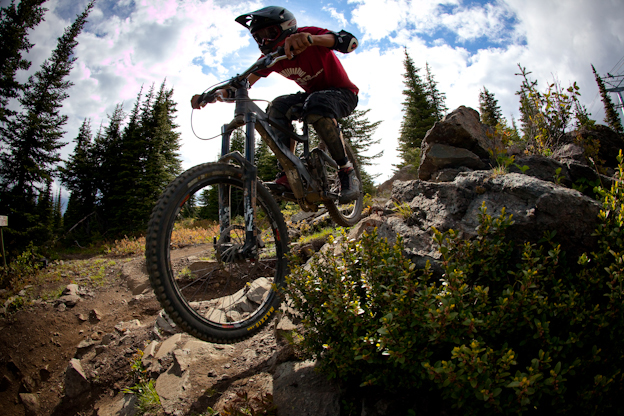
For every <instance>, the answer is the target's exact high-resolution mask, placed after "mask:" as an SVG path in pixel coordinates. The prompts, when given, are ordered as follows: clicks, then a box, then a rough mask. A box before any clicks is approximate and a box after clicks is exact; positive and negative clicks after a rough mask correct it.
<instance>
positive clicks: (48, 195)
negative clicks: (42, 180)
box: [36, 178, 54, 243]
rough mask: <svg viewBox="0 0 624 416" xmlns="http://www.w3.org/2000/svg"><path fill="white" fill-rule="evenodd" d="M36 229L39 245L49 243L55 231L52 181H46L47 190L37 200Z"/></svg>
mask: <svg viewBox="0 0 624 416" xmlns="http://www.w3.org/2000/svg"><path fill="white" fill-rule="evenodd" d="M37 219H38V224H37V227H36V230H37V234H38V235H37V237H38V243H42V242H47V241H49V240H50V239H51V238H52V233H53V229H54V200H53V197H52V179H51V178H49V179H48V180H47V181H46V187H45V190H44V191H43V192H41V193H39V198H38V200H37Z"/></svg>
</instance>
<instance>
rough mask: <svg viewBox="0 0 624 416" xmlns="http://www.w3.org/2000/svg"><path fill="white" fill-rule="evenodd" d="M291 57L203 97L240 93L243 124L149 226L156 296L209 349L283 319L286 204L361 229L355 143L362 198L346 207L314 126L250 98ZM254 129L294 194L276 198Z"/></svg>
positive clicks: (179, 181)
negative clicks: (271, 112)
mask: <svg viewBox="0 0 624 416" xmlns="http://www.w3.org/2000/svg"><path fill="white" fill-rule="evenodd" d="M285 58H286V57H285V55H284V52H283V50H278V51H277V52H274V53H272V54H269V55H267V56H265V57H263V58H261V59H260V60H258V61H257V62H255V63H254V64H253V65H252V66H251V67H249V68H248V69H247V70H246V71H244V72H243V73H241V74H240V75H237V76H235V77H233V78H231V79H229V80H227V81H225V82H224V83H221V84H219V85H217V86H216V87H214V88H212V89H210V90H209V91H207V92H205V93H204V94H202V96H201V100H202V104H203V103H210V102H214V100H215V96H216V94H217V90H220V89H225V88H231V89H235V91H236V92H235V97H234V99H232V100H231V101H233V103H234V104H235V116H234V119H233V120H232V121H231V122H229V123H227V124H225V125H223V127H222V128H221V140H222V145H221V155H222V156H221V157H220V159H219V161H218V162H213V163H204V164H201V165H198V166H195V167H193V168H191V169H189V170H187V171H186V172H184V173H182V174H181V175H180V176H178V177H177V178H176V179H175V180H174V181H173V182H171V184H169V186H168V187H167V188H166V189H165V191H164V192H163V194H162V195H161V197H160V199H159V200H158V202H157V204H156V206H155V208H154V210H153V212H152V214H151V217H150V220H149V224H148V230H147V236H146V263H147V270H148V273H149V277H150V282H151V284H152V287H153V289H154V292H155V294H156V297H157V298H158V300H159V302H160V304H161V305H162V307H163V308H164V309H165V311H166V313H167V314H168V315H169V317H170V318H171V319H172V320H173V321H174V322H175V323H176V324H178V325H179V326H180V327H181V328H182V329H183V330H184V331H186V332H187V333H189V334H191V335H193V336H195V337H197V338H199V339H202V340H205V341H210V342H218V343H233V342H237V341H239V340H243V339H245V338H247V337H250V336H251V335H253V334H254V333H256V332H257V331H258V330H259V329H260V328H261V327H262V326H263V325H265V324H267V323H268V322H269V321H270V320H271V318H273V317H274V315H275V314H276V312H277V311H278V309H279V307H280V304H281V301H282V297H281V296H280V288H281V287H282V286H283V285H284V284H285V283H284V281H285V276H286V274H287V272H288V260H287V254H288V252H289V242H288V229H287V227H286V224H285V222H284V217H283V215H282V212H281V210H280V205H279V204H278V202H277V200H279V201H291V202H295V203H296V204H298V205H299V207H300V208H301V210H303V211H307V212H315V211H319V210H320V209H321V206H323V207H324V208H325V209H326V210H327V211H328V213H329V215H330V216H331V218H332V219H333V220H334V222H335V223H336V224H337V225H339V226H345V227H348V226H352V225H355V224H356V223H357V222H358V221H359V219H360V217H361V213H362V208H363V194H362V192H361V187H362V185H361V183H362V181H361V176H360V169H359V164H358V162H357V159H356V157H355V155H354V153H353V151H352V149H351V147H350V146H349V144H348V143H345V148H346V149H345V150H346V152H347V156H348V157H349V160H350V161H352V163H353V166H354V168H355V170H356V174H357V178H358V182H359V187H360V194H359V197H358V198H357V199H356V200H355V201H352V202H350V203H348V204H340V203H339V189H340V188H339V187H340V181H339V179H338V166H337V164H336V162H335V161H334V160H333V159H332V158H331V157H330V156H329V155H328V154H327V153H325V151H323V150H322V146H318V147H315V148H314V149H310V136H309V129H308V125H307V123H305V121H303V126H302V134H298V133H294V132H292V131H288V130H287V129H285V128H284V127H282V126H281V125H279V124H278V123H277V122H275V121H273V120H272V119H270V118H269V117H268V116H267V114H266V113H265V112H264V111H263V110H261V109H260V108H259V107H258V105H256V103H255V102H254V100H251V99H250V98H249V82H248V81H247V77H248V76H249V74H251V73H253V72H255V71H258V70H261V69H263V68H269V67H270V66H272V65H274V64H275V63H276V62H278V61H279V60H281V59H285ZM243 126H244V127H245V151H244V155H243V154H241V153H240V152H237V151H234V152H231V151H230V138H231V135H232V132H233V131H234V130H235V129H237V128H241V127H243ZM276 130H279V131H281V132H282V133H284V134H287V135H288V136H289V137H291V138H292V139H294V140H296V141H297V142H298V143H300V144H302V146H303V152H302V153H301V154H300V155H297V154H295V153H293V152H291V151H290V149H289V148H288V147H287V146H286V145H284V144H282V142H281V141H280V140H278V139H277V137H276ZM255 131H258V133H259V134H260V136H261V138H262V140H264V142H265V143H266V144H267V145H268V147H269V148H270V149H271V150H272V151H273V153H274V154H275V156H276V158H277V160H278V161H279V163H280V165H281V166H282V168H283V169H284V171H285V173H286V176H287V178H288V180H289V183H290V185H291V190H289V191H287V192H281V193H275V194H274V193H272V192H271V191H270V190H269V189H268V188H267V187H266V186H265V185H264V184H263V182H262V181H261V180H259V179H258V177H257V167H256V166H255V164H254V157H255V136H254V132H255ZM276 199H277V200H276ZM198 217H199V218H207V219H204V220H201V221H200V220H197V218H198ZM189 218H194V219H195V220H194V221H193V224H194V227H196V228H185V223H190V222H191V221H190V220H189ZM191 234H195V235H203V236H206V237H204V240H203V242H202V243H201V244H197V243H195V244H185V243H184V237H185V235H191Z"/></svg>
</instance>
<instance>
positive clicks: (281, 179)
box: [265, 93, 307, 192]
mask: <svg viewBox="0 0 624 416" xmlns="http://www.w3.org/2000/svg"><path fill="white" fill-rule="evenodd" d="M306 97H307V94H305V95H304V94H301V93H298V94H291V95H283V96H281V97H277V98H276V99H275V100H273V101H272V102H271V104H269V108H267V115H268V116H269V117H270V118H271V119H273V120H274V121H275V122H277V123H278V124H279V125H280V126H282V127H284V128H285V129H286V130H288V131H291V132H294V128H293V125H292V119H291V118H289V116H288V110H290V108H292V107H293V106H294V105H297V104H302V103H303V102H304V101H305V99H306ZM273 131H274V133H275V136H276V138H277V140H278V141H279V142H280V143H281V144H282V145H284V147H287V148H288V149H289V150H290V151H291V152H293V153H294V152H295V146H296V144H297V143H296V142H295V141H294V140H292V139H291V138H290V137H288V136H287V135H286V134H284V133H283V132H281V131H280V130H278V129H276V128H274V129H273ZM278 169H279V173H278V174H277V177H276V178H275V181H273V182H266V183H265V185H267V187H268V188H269V189H271V190H274V191H279V192H283V191H290V184H289V183H288V178H287V177H286V174H285V173H284V171H283V170H282V167H281V166H279V163H278Z"/></svg>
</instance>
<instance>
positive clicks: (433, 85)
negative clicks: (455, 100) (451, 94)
mask: <svg viewBox="0 0 624 416" xmlns="http://www.w3.org/2000/svg"><path fill="white" fill-rule="evenodd" d="M425 70H426V73H427V76H426V80H427V82H426V85H425V86H426V91H427V97H429V102H430V103H431V106H432V107H433V110H434V116H435V119H436V121H440V120H442V118H444V115H445V114H446V112H447V111H448V108H447V107H446V104H445V101H446V94H445V93H443V92H440V91H439V90H438V83H437V82H436V81H435V79H434V77H433V73H432V72H431V68H429V63H426V64H425Z"/></svg>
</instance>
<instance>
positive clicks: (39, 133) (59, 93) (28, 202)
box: [0, 3, 93, 251]
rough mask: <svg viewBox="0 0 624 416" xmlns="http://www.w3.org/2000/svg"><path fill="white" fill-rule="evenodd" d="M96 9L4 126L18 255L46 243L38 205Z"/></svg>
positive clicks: (4, 169)
mask: <svg viewBox="0 0 624 416" xmlns="http://www.w3.org/2000/svg"><path fill="white" fill-rule="evenodd" d="M92 8H93V3H89V5H88V6H87V8H86V9H85V11H84V12H83V13H82V14H80V15H78V17H77V18H76V20H75V21H74V23H73V24H72V25H71V26H69V27H68V28H66V29H65V32H64V33H63V35H62V36H61V37H60V38H59V39H58V43H57V46H56V49H55V50H54V51H53V52H52V56H51V57H50V58H49V59H47V60H45V61H44V63H43V64H42V65H41V68H40V69H39V71H37V72H36V73H35V74H34V75H33V76H31V77H30V78H29V79H28V82H27V83H26V84H25V86H24V92H23V95H22V96H21V97H20V98H19V100H18V101H19V103H20V105H21V108H22V110H21V112H20V113H19V114H18V115H16V116H15V117H12V118H10V119H9V120H8V121H7V122H6V123H5V125H4V126H3V127H2V137H1V139H0V140H1V143H2V146H3V148H4V149H5V150H6V152H3V153H0V180H1V181H2V188H1V189H0V193H1V198H2V204H3V205H4V207H5V209H6V210H7V211H8V213H9V215H12V221H11V223H12V226H11V227H10V228H8V230H7V231H8V234H9V235H13V236H14V237H15V240H14V241H12V243H11V247H12V248H13V249H14V250H17V251H19V250H21V249H22V248H24V247H25V246H26V245H27V244H28V242H29V241H35V242H39V243H41V239H42V238H43V236H42V235H41V234H39V233H37V232H36V231H35V230H36V229H37V228H38V227H40V226H41V224H39V223H38V221H39V219H38V214H37V210H36V205H35V202H34V201H36V200H37V199H38V197H39V194H40V193H41V192H44V188H45V187H46V184H47V183H48V182H49V181H50V180H51V179H52V177H53V176H54V173H55V169H56V164H57V163H58V162H59V161H60V160H61V158H60V152H59V149H60V148H61V147H63V146H64V145H65V143H62V142H61V138H62V136H63V134H64V133H65V132H64V131H63V126H64V125H65V124H66V122H67V116H65V115H61V114H60V109H61V107H62V105H63V104H62V103H63V101H64V100H65V99H66V98H67V97H68V93H67V90H68V89H69V88H70V87H71V86H72V82H71V81H69V80H68V79H67V77H68V76H69V73H70V71H71V69H72V67H73V63H74V62H75V61H76V59H77V58H76V57H75V56H74V49H75V47H76V45H77V44H78V42H77V41H76V38H77V36H78V35H79V34H80V32H81V31H82V28H83V27H84V25H85V23H86V18H87V16H88V14H89V12H90V11H91V9H92ZM17 230H20V231H17ZM28 230H30V231H28ZM11 238H12V237H10V239H11Z"/></svg>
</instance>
